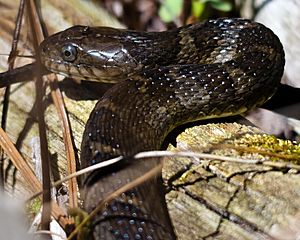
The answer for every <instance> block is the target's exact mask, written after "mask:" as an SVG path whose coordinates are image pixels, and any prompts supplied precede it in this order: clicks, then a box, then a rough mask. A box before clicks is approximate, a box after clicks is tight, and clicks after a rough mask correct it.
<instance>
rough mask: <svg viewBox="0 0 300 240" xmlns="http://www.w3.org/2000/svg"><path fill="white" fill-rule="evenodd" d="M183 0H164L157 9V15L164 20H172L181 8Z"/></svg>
mask: <svg viewBox="0 0 300 240" xmlns="http://www.w3.org/2000/svg"><path fill="white" fill-rule="evenodd" d="M182 4H183V0H164V1H163V3H162V4H161V6H160V9H159V12H158V14H159V16H160V18H161V19H162V20H163V21H164V22H172V21H173V20H174V19H175V18H176V17H178V16H179V15H180V13H181V10H182Z"/></svg>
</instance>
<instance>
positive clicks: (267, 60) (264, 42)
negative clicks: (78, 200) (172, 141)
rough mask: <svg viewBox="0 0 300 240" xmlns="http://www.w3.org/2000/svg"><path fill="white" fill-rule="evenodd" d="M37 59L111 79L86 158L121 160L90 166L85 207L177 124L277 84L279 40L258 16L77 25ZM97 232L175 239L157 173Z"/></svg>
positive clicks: (87, 139) (117, 203) (122, 180)
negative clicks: (141, 27) (150, 26)
mask: <svg viewBox="0 0 300 240" xmlns="http://www.w3.org/2000/svg"><path fill="white" fill-rule="evenodd" d="M40 51H41V59H42V63H43V64H44V65H45V66H46V68H47V69H48V70H50V71H52V72H55V73H59V74H62V75H65V76H69V77H72V78H80V79H89V80H96V81H100V82H114V83H116V84H115V85H114V86H113V87H112V88H111V89H109V90H108V91H107V92H106V93H105V94H104V96H102V97H101V99H100V100H99V102H98V103H97V105H96V106H95V108H94V109H93V111H92V113H91V115H90V118H89V120H88V122H87V124H86V128H85V131H84V136H83V140H82V146H81V162H82V166H83V167H87V166H90V165H93V164H95V163H98V162H101V161H105V160H107V159H110V158H113V157H116V156H120V155H122V156H125V157H127V158H126V160H124V161H122V162H121V163H117V164H114V165H112V166H109V167H107V168H105V169H102V170H100V171H95V172H93V173H91V174H90V175H88V176H87V177H86V179H85V181H84V184H83V185H84V186H83V190H84V191H83V192H84V209H85V210H87V211H88V212H90V211H92V210H93V209H94V208H95V207H96V206H97V203H98V202H99V201H100V200H101V199H103V198H104V197H105V196H107V195H108V194H110V193H112V192H113V191H115V190H116V189H118V188H119V187H121V186H123V185H124V184H126V183H128V182H130V181H132V180H133V179H135V178H137V177H139V176H141V175H143V174H144V173H146V172H147V171H149V170H150V169H152V168H153V167H154V166H156V165H157V164H158V163H159V162H160V159H156V158H153V159H144V160H132V158H130V156H133V155H134V154H136V153H138V152H141V151H146V150H157V149H160V148H161V144H162V142H163V140H164V139H165V137H166V135H167V134H168V133H169V132H170V131H171V130H172V129H174V128H175V127H176V126H178V125H181V124H183V123H186V122H190V121H196V120H200V119H208V118H218V117H224V116H229V115H237V114H241V113H244V112H247V111H249V110H251V109H253V108H255V107H257V106H260V105H261V104H263V103H264V102H265V101H266V100H268V99H269V98H270V97H271V96H272V95H273V94H274V92H275V91H276V88H277V86H278V84H279V82H280V79H281V76H282V74H283V68H284V52H283V47H282V45H281V43H280V41H279V39H278V38H277V36H276V35H275V34H274V33H273V32H272V31H271V30H270V29H268V28H266V27H265V26H263V25H262V24H259V23H256V22H253V21H250V20H246V19H238V18H236V19H231V18H225V19H217V20H207V21H204V22H202V23H198V24H194V25H187V26H183V27H180V28H178V29H175V30H170V31H165V32H138V31H130V30H121V29H114V28H108V27H86V26H74V27H71V28H69V29H67V30H65V31H62V32H60V33H57V34H54V35H52V36H50V37H49V38H47V39H46V40H45V41H44V42H43V43H42V44H41V46H40ZM91 238H94V239H106V240H107V239H136V240H139V239H146V240H153V239H176V236H175V233H174V230H173V227H172V224H171V221H170V219H169V215H168V211H167V208H166V203H165V199H164V192H163V188H162V178H161V176H158V177H156V178H154V179H151V180H148V181H146V182H144V183H143V184H141V185H139V186H137V187H135V188H134V189H131V190H129V191H127V192H124V193H123V194H121V195H120V196H119V197H117V198H115V199H114V200H113V201H111V202H109V203H107V205H106V207H105V209H104V210H103V211H102V212H100V213H98V215H97V216H96V217H95V218H94V219H93V227H92V233H91Z"/></svg>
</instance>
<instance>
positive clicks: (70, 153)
mask: <svg viewBox="0 0 300 240" xmlns="http://www.w3.org/2000/svg"><path fill="white" fill-rule="evenodd" d="M48 79H50V87H51V95H52V99H53V102H54V104H55V107H56V109H57V111H58V115H59V117H60V119H61V122H62V126H63V139H64V142H65V146H66V154H67V163H68V165H67V167H68V174H69V175H72V174H74V173H75V172H76V159H75V152H74V148H73V141H72V137H71V136H72V135H71V128H70V124H69V119H68V115H67V112H66V109H65V105H64V101H63V97H62V94H61V91H60V89H59V88H58V84H57V81H56V79H55V77H54V75H52V76H51V77H50V76H49V77H48ZM69 206H70V207H71V208H74V207H77V206H78V194H77V180H76V178H71V179H70V180H69Z"/></svg>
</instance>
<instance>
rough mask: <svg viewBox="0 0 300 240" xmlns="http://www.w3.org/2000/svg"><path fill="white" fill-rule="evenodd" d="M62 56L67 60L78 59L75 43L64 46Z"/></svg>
mask: <svg viewBox="0 0 300 240" xmlns="http://www.w3.org/2000/svg"><path fill="white" fill-rule="evenodd" d="M61 50H62V58H63V59H64V60H65V61H68V62H73V61H74V60H75V59H76V56H77V50H76V47H75V46H73V45H70V44H69V45H65V46H63V47H62V49H61Z"/></svg>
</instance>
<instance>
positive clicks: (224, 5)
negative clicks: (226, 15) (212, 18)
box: [210, 1, 232, 12]
mask: <svg viewBox="0 0 300 240" xmlns="http://www.w3.org/2000/svg"><path fill="white" fill-rule="evenodd" d="M210 5H211V6H212V7H213V8H215V9H217V10H219V11H223V12H229V11H231V10H232V4H231V3H230V2H226V1H216V2H213V1H212V2H211V3H210Z"/></svg>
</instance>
